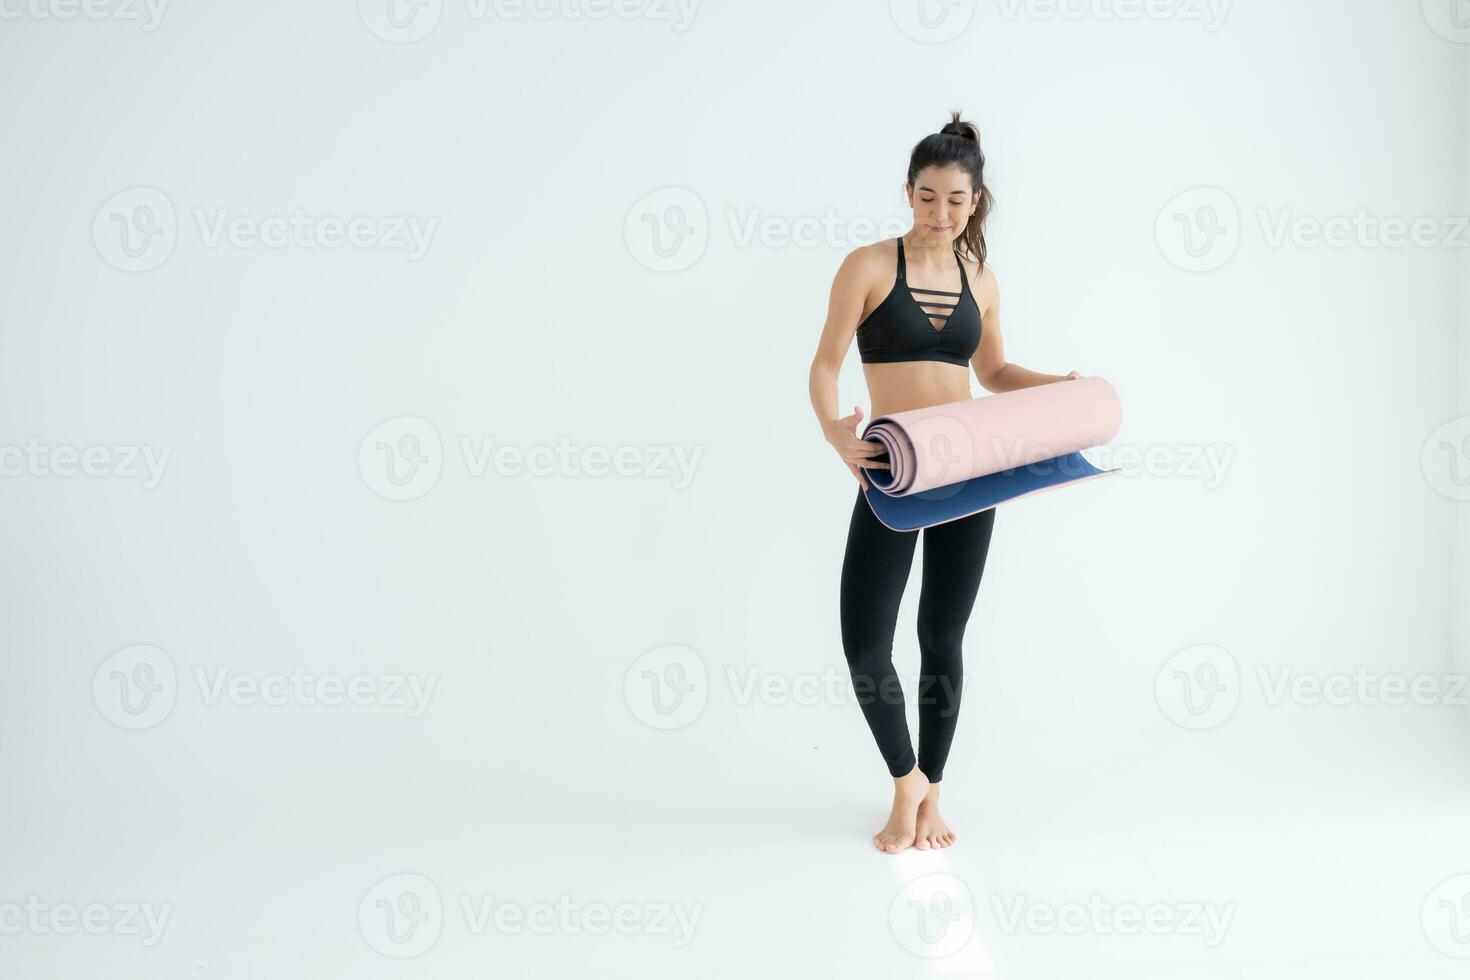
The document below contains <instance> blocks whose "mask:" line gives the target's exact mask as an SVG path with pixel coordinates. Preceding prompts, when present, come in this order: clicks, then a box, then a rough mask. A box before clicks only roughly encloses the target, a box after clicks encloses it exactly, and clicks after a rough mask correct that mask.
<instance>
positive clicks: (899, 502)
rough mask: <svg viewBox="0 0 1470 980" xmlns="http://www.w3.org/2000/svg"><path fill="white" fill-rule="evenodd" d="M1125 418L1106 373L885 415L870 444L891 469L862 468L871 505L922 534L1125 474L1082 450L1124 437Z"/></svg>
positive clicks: (872, 427)
mask: <svg viewBox="0 0 1470 980" xmlns="http://www.w3.org/2000/svg"><path fill="white" fill-rule="evenodd" d="M1122 417H1123V410H1122V406H1121V403H1120V402H1119V400H1118V393H1117V391H1116V390H1115V389H1114V388H1113V386H1112V385H1111V384H1110V383H1109V382H1108V381H1107V380H1106V379H1104V378H1098V377H1087V378H1074V379H1072V380H1070V381H1056V382H1052V383H1050V384H1044V385H1034V386H1032V387H1030V388H1021V389H1018V390H1016V391H1008V392H1004V393H1002V394H998V395H986V396H984V397H981V398H970V399H966V400H964V401H959V402H949V403H946V404H943V405H933V406H930V407H928V408H917V409H913V410H912V411H908V412H894V413H892V414H890V415H883V416H879V417H878V418H875V419H873V421H872V422H870V423H869V424H868V426H867V428H866V429H864V430H863V438H864V439H867V440H870V441H873V442H877V443H878V444H880V445H881V446H883V448H884V449H885V450H886V451H887V461H888V463H889V465H890V467H891V469H889V470H881V469H865V470H864V471H863V472H864V474H865V475H866V476H867V478H868V483H869V489H868V493H867V497H868V502H869V504H870V505H871V506H872V507H873V511H874V513H875V514H876V515H877V516H878V518H879V520H881V521H882V522H883V523H884V524H886V525H888V526H889V527H892V528H894V529H895V530H914V529H917V528H920V527H929V526H932V525H934V524H939V523H944V522H945V521H950V520H955V519H957V518H959V517H964V516H967V515H968V514H972V513H975V512H977V511H980V510H984V509H987V508H988V507H993V506H995V505H996V504H998V503H1003V502H1005V501H1008V500H1014V499H1017V498H1018V497H1022V496H1029V495H1030V494H1033V493H1039V492H1041V491H1043V490H1049V489H1054V488H1056V487H1059V486H1063V485H1066V484H1068V483H1075V482H1079V481H1082V480H1086V479H1091V478H1095V477H1098V476H1106V475H1108V474H1111V473H1116V472H1118V470H1117V469H1111V470H1100V469H1098V468H1097V467H1095V466H1093V465H1092V464H1090V463H1088V462H1087V461H1086V460H1085V459H1083V458H1082V457H1081V456H1080V455H1079V451H1080V450H1083V449H1089V448H1092V447H1094V446H1099V445H1102V444H1103V443H1105V442H1107V441H1108V440H1110V439H1112V438H1113V437H1114V436H1116V435H1117V434H1118V429H1119V426H1120V425H1121V423H1122ZM905 498H909V499H907V500H906V499H905Z"/></svg>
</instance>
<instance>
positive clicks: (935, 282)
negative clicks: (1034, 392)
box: [810, 112, 1078, 854]
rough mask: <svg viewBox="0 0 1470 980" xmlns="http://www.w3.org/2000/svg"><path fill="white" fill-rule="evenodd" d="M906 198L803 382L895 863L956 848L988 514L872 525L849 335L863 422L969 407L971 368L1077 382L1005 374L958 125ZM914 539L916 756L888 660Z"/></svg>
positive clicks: (867, 255)
mask: <svg viewBox="0 0 1470 980" xmlns="http://www.w3.org/2000/svg"><path fill="white" fill-rule="evenodd" d="M904 193H905V194H906V195H907V197H908V201H909V206H910V207H912V208H913V212H914V224H913V227H912V228H911V229H909V231H908V232H906V233H905V234H904V235H903V236H902V237H900V238H896V239H892V240H889V241H882V242H877V243H875V244H873V245H865V246H863V247H861V248H857V249H855V250H853V251H852V252H851V253H849V254H848V255H847V257H846V258H845V259H844V260H843V262H842V265H841V267H840V268H839V269H838V270H837V276H836V278H835V280H834V281H833V283H832V292H831V299H830V302H829V306H828V312H827V322H826V325H825V326H824V327H823V328H822V336H821V340H820V341H819V343H818V346H817V353H816V356H815V358H813V360H812V367H811V379H810V389H811V401H812V408H813V409H814V410H815V411H816V413H817V418H818V420H819V421H820V423H821V425H822V432H823V434H824V436H825V437H826V439H827V442H828V443H830V444H831V445H832V448H833V449H835V450H836V451H837V454H838V455H839V456H841V457H842V460H843V462H844V463H845V464H846V466H847V468H848V469H849V470H850V471H851V472H852V475H853V476H854V478H856V480H857V482H858V491H857V499H856V500H855V501H854V502H853V507H852V516H851V518H850V520H849V523H848V531H847V550H846V553H845V555H844V557H843V561H842V581H841V593H840V595H841V602H840V605H841V623H842V646H843V652H844V654H845V656H846V658H847V663H848V668H849V672H850V674H851V676H852V683H853V689H854V692H855V693H856V695H857V699H858V703H859V704H860V705H861V706H862V710H863V716H864V718H865V719H866V720H867V723H868V728H869V730H871V732H872V733H873V738H874V739H875V740H876V741H877V743H878V750H879V752H880V753H881V754H882V756H883V761H884V763H885V764H886V765H887V766H888V772H889V775H891V776H892V777H893V809H892V811H891V812H890V814H889V817H888V823H887V824H886V825H884V827H883V829H882V830H880V831H878V833H877V834H875V835H874V836H873V846H874V847H877V848H878V849H880V850H883V851H887V852H888V853H890V854H896V853H898V852H899V851H901V850H903V849H904V848H906V847H910V846H915V847H918V848H919V849H921V850H928V849H930V848H936V847H948V846H949V845H950V844H952V843H954V841H955V835H954V833H953V832H952V831H951V830H950V829H949V826H948V825H947V824H946V823H945V822H944V819H943V818H942V817H941V816H940V815H939V787H940V783H941V780H942V779H943V776H944V764H945V760H946V758H947V757H948V755H949V748H950V743H951V741H952V740H953V738H954V732H955V722H956V720H957V719H958V716H959V706H960V685H961V681H962V679H963V663H962V656H961V641H962V640H963V638H964V634H965V626H966V624H967V623H968V622H969V619H970V612H971V610H972V609H973V608H974V605H975V596H976V594H977V592H978V591H979V588H980V577H981V574H982V573H983V572H984V570H985V556H986V554H987V552H988V551H989V548H990V535H991V530H992V528H993V527H994V525H995V508H993V507H992V508H991V509H989V510H984V511H980V512H979V513H976V514H972V515H970V516H969V517H965V518H961V519H960V520H956V521H950V522H948V523H945V524H940V525H936V526H934V527H929V528H925V529H923V531H922V532H917V531H894V530H891V529H890V528H888V527H886V526H885V525H883V524H882V523H880V522H879V521H878V519H877V518H876V517H875V516H874V515H873V512H872V510H871V509H870V508H869V506H868V503H867V500H866V499H865V498H864V496H863V489H864V488H865V487H866V485H867V483H866V480H865V479H864V476H863V470H864V469H873V468H884V469H886V468H887V466H888V464H887V463H886V462H884V461H883V458H882V450H881V448H879V447H878V446H877V445H876V444H874V443H871V442H865V441H863V440H862V439H859V438H858V434H857V432H858V426H859V424H860V423H861V422H862V418H863V414H862V410H861V409H860V408H857V407H856V406H854V409H853V413H852V414H851V415H848V416H845V417H838V414H837V413H838V407H837V404H838V403H837V374H838V371H839V369H840V368H841V366H842V361H843V359H844V358H845V357H846V356H847V350H848V347H849V346H850V345H851V343H852V340H853V337H854V336H856V338H857V342H858V352H859V354H860V356H861V359H862V362H863V374H864V376H865V378H866V380H867V384H868V395H869V399H870V401H871V403H872V411H873V417H874V418H877V417H879V416H882V415H889V414H892V413H894V412H903V411H908V410H909V409H915V408H925V407H928V406H931V405H942V404H944V403H946V402H956V401H964V400H966V399H968V398H971V397H972V395H971V392H970V372H969V370H968V369H969V368H973V369H974V372H975V376H976V377H977V378H978V379H979V380H980V384H981V386H982V387H984V388H985V390H987V391H991V392H1002V391H1012V390H1014V389H1017V388H1026V387H1030V386H1032V385H1039V384H1049V383H1052V382H1056V381H1066V380H1070V379H1072V378H1075V377H1077V376H1078V375H1077V373H1076V372H1075V371H1073V372H1070V373H1068V374H1065V375H1055V374H1040V373H1038V372H1036V371H1030V370H1027V369H1026V368H1023V367H1021V366H1019V365H1017V364H1008V363H1006V359H1005V354H1004V352H1003V350H1002V346H1001V336H1000V288H999V286H998V285H997V284H996V280H995V275H994V273H993V272H991V270H990V267H989V266H988V265H986V248H985V219H986V217H987V216H988V215H989V213H990V209H991V206H992V202H993V198H992V197H991V194H990V191H989V189H988V188H987V187H986V186H985V156H984V154H983V153H982V152H981V149H980V134H979V132H978V131H977V130H976V129H975V127H974V125H973V124H971V123H968V122H964V121H962V120H961V119H960V114H959V113H958V112H956V113H953V114H952V118H951V120H950V122H948V123H946V124H945V126H944V128H943V129H941V130H940V131H939V132H938V133H934V134H933V135H930V136H926V137H924V138H923V139H922V140H920V141H919V143H918V145H916V146H915V147H914V149H913V152H912V153H911V155H910V157H909V168H908V178H907V180H906V182H905V184H904ZM971 283H973V284H974V285H973V287H972V286H971ZM921 533H922V535H923V538H924V565H923V585H922V588H921V591H920V593H919V612H918V632H919V651H920V666H919V683H918V705H919V745H918V754H917V755H915V753H914V749H913V745H912V743H911V742H910V740H909V730H908V722H907V720H906V719H905V717H904V700H903V690H902V688H901V686H900V684H899V680H898V677H897V675H896V674H895V672H894V669H893V659H892V651H893V634H894V627H895V624H896V621H897V618H898V606H899V601H900V600H901V599H902V598H903V591H904V586H905V585H906V584H907V582H908V577H909V569H910V567H911V565H912V562H913V556H914V546H915V544H916V543H917V542H918V539H919V537H920V534H921Z"/></svg>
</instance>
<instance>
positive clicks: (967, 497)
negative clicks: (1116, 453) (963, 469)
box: [863, 453, 1119, 531]
mask: <svg viewBox="0 0 1470 980" xmlns="http://www.w3.org/2000/svg"><path fill="white" fill-rule="evenodd" d="M879 458H886V456H884V457H879ZM869 472H871V471H869ZM1117 472H1119V471H1118V469H1116V468H1115V469H1110V470H1100V469H1098V468H1097V467H1096V466H1093V465H1092V464H1091V463H1089V462H1088V461H1087V460H1086V459H1084V458H1083V456H1082V454H1081V453H1067V454H1066V455H1063V456H1058V457H1056V458H1055V459H1048V460H1043V461H1042V462H1039V463H1031V464H1028V465H1026V466H1017V467H1015V468H1014V469H1009V470H1001V471H1000V472H999V473H991V474H988V475H986V476H977V477H975V478H973V479H970V480H965V481H964V482H962V483H951V484H949V485H947V486H942V487H935V488H934V489H932V490H925V491H922V492H921V493H915V494H911V495H909V496H907V497H890V496H888V495H887V494H885V493H883V492H882V491H879V490H875V489H874V488H873V486H872V483H871V482H869V484H868V487H867V489H866V490H864V491H863V492H864V494H865V495H866V496H867V498H868V506H869V507H871V508H872V509H873V514H874V515H875V516H876V517H877V518H878V520H879V521H881V522H883V524H884V525H886V526H887V527H890V528H892V529H893V530H895V531H917V530H919V529H920V528H925V527H932V526H933V525H935V524H943V523H945V522H947V521H954V520H958V519H959V518H961V517H969V516H970V515H971V514H978V513H979V512H980V511H982V510H989V509H990V508H991V507H994V506H996V505H997V504H1003V503H1006V502H1008V501H1011V500H1016V499H1019V498H1021V497H1025V496H1029V495H1031V494H1034V493H1040V492H1041V491H1043V490H1051V489H1053V488H1054V487H1060V486H1065V485H1066V484H1068V483H1077V482H1079V481H1081V480H1090V479H1093V478H1095V477H1099V476H1106V475H1108V474H1109V473H1117Z"/></svg>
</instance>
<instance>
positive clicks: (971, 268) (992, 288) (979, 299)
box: [960, 256, 1000, 313]
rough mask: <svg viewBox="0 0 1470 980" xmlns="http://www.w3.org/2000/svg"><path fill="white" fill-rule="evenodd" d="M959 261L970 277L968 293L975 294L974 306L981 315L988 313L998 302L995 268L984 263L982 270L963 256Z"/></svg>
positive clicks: (997, 282) (971, 260) (998, 289)
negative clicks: (977, 307)
mask: <svg viewBox="0 0 1470 980" xmlns="http://www.w3.org/2000/svg"><path fill="white" fill-rule="evenodd" d="M960 261H961V262H963V263H964V264H965V272H966V273H967V274H968V275H969V277H970V291H971V292H973V293H974V294H975V303H976V305H977V306H979V307H980V310H981V312H982V313H989V312H990V311H991V310H993V309H995V307H996V304H997V303H999V302H1000V282H999V281H997V280H996V278H995V267H994V266H993V265H991V263H989V262H986V263H985V268H984V269H982V268H980V263H979V262H976V261H975V260H973V259H967V258H965V257H964V256H961V257H960Z"/></svg>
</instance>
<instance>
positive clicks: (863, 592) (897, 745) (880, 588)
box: [841, 489, 995, 783]
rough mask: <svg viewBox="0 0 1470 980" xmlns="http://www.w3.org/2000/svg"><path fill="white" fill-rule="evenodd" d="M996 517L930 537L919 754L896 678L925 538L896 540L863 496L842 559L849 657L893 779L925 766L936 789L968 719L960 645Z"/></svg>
mask: <svg viewBox="0 0 1470 980" xmlns="http://www.w3.org/2000/svg"><path fill="white" fill-rule="evenodd" d="M994 525H995V508H994V507H992V508H990V509H989V510H982V511H980V513H978V514H971V515H970V516H969V517H962V518H960V519H959V520H956V521H950V522H948V523H946V524H938V525H935V526H934V527H926V528H924V529H923V532H922V533H923V535H924V578H923V586H922V588H921V590H920V592H919V654H920V663H919V685H918V687H919V691H918V703H919V755H918V758H917V759H915V757H914V750H913V746H912V744H911V743H910V742H909V726H908V721H907V720H906V719H905V718H904V704H903V688H902V686H901V685H900V683H899V680H898V675H897V674H896V673H894V670H893V629H894V625H895V624H896V622H897V621H898V604H899V600H901V599H902V598H903V590H904V586H905V585H906V584H907V583H908V578H909V568H910V566H911V565H912V564H913V558H914V545H915V544H916V543H917V542H918V540H919V534H920V532H919V531H894V530H892V529H891V528H888V527H886V526H885V525H884V524H883V523H882V522H881V521H879V520H878V518H876V517H874V516H873V510H872V508H871V507H869V506H868V502H867V500H865V499H864V498H863V492H862V490H861V489H859V490H858V496H857V501H856V502H855V503H854V504H853V508H852V520H851V521H850V522H849V524H848V528H847V553H846V554H845V555H844V556H843V559H842V593H841V595H842V598H841V605H842V649H843V652H844V654H846V656H847V666H848V671H849V672H850V673H851V675H852V685H853V691H854V693H855V694H856V695H857V699H858V704H859V705H861V706H862V709H863V717H864V718H866V719H867V722H868V728H869V729H870V730H871V731H872V732H873V738H874V739H876V740H877V742H878V751H880V752H881V753H882V754H883V761H884V762H885V763H887V764H888V771H889V773H890V774H892V775H893V776H902V775H905V774H907V773H908V772H909V771H910V770H912V769H913V768H914V766H915V765H916V764H917V765H918V767H919V770H920V771H921V772H923V773H924V775H925V776H927V777H928V778H929V781H930V782H931V783H937V782H939V781H940V780H941V779H942V778H943V776H944V761H945V759H946V758H948V756H949V744H950V742H951V741H952V740H953V739H954V729H955V722H956V721H958V719H959V711H960V686H961V684H962V682H963V680H964V663H963V660H962V657H961V651H960V643H961V641H962V640H963V639H964V636H965V625H966V624H967V623H968V622H969V620H970V612H971V610H972V609H973V608H974V606H975V595H976V594H977V593H978V592H979V590H980V576H981V573H983V572H984V571H985V555H986V553H987V552H988V551H989V550H990V531H991V528H993V527H994Z"/></svg>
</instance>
